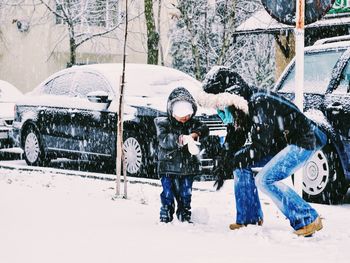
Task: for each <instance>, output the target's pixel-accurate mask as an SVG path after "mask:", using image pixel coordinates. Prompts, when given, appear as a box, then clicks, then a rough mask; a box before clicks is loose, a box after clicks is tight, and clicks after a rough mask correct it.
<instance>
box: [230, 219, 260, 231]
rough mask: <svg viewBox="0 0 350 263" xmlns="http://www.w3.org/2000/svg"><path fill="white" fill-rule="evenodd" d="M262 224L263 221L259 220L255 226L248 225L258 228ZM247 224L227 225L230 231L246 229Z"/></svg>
mask: <svg viewBox="0 0 350 263" xmlns="http://www.w3.org/2000/svg"><path fill="white" fill-rule="evenodd" d="M263 223H264V221H263V220H262V219H261V220H259V221H258V222H257V223H255V224H249V225H258V226H262V225H263ZM247 225H248V224H243V225H242V224H237V223H233V224H230V225H229V228H230V229H231V230H237V229H240V228H242V227H246V226H247Z"/></svg>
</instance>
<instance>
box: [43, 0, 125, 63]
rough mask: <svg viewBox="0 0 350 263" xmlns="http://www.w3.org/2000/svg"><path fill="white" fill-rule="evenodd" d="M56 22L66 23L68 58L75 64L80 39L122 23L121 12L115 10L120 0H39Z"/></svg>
mask: <svg viewBox="0 0 350 263" xmlns="http://www.w3.org/2000/svg"><path fill="white" fill-rule="evenodd" d="M39 2H40V3H41V4H43V5H44V6H45V7H46V8H47V9H48V10H49V12H50V13H51V14H53V15H54V16H55V17H56V23H57V24H64V25H66V26H67V30H68V39H69V49H70V59H69V63H68V65H75V64H76V56H77V49H78V47H79V46H81V45H82V44H83V43H85V42H87V41H89V40H92V39H94V38H97V37H101V36H104V35H107V34H109V33H111V32H113V31H115V30H116V29H117V28H119V27H120V25H121V24H122V23H123V13H119V14H118V4H119V0H51V1H50V0H39Z"/></svg>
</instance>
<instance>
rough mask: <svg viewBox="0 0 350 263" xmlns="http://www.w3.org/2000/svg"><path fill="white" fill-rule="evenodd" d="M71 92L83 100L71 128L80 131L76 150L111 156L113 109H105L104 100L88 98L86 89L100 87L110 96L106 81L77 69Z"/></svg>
mask: <svg viewBox="0 0 350 263" xmlns="http://www.w3.org/2000/svg"><path fill="white" fill-rule="evenodd" d="M76 83H77V86H76V90H75V92H74V93H75V96H76V97H78V98H80V99H81V100H83V103H82V104H83V105H85V106H84V108H80V109H79V110H77V112H76V114H75V115H74V118H73V121H74V123H75V129H77V130H78V131H79V133H82V134H84V138H83V143H82V144H81V148H80V151H81V152H83V153H84V154H86V155H90V156H102V157H111V156H112V155H113V151H114V147H115V138H116V136H115V135H114V134H115V131H116V113H115V112H113V111H110V110H109V109H108V106H109V103H108V102H94V101H89V99H88V97H87V95H88V94H89V93H90V92H96V91H103V92H106V93H108V94H109V96H110V97H113V96H114V94H113V91H112V88H111V86H110V84H109V83H108V81H107V80H106V79H105V78H104V77H103V76H101V75H100V74H98V73H96V72H92V71H91V72H89V71H84V72H79V75H78V76H77V82H76Z"/></svg>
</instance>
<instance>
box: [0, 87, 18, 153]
mask: <svg viewBox="0 0 350 263" xmlns="http://www.w3.org/2000/svg"><path fill="white" fill-rule="evenodd" d="M22 96H23V95H22V92H20V91H19V90H18V89H17V88H16V87H15V86H13V85H12V84H10V83H9V82H7V81H4V80H0V148H10V147H12V142H13V141H12V140H11V136H10V134H11V131H12V122H13V118H14V107H15V102H16V101H17V100H18V99H20V98H21V97H22Z"/></svg>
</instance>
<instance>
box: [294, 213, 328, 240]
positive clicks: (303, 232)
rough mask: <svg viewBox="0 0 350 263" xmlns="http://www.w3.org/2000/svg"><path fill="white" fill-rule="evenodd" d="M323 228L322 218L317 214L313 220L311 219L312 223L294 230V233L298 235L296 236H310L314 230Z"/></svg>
mask: <svg viewBox="0 0 350 263" xmlns="http://www.w3.org/2000/svg"><path fill="white" fill-rule="evenodd" d="M322 228H323V225H322V220H321V218H320V217H319V216H318V217H317V218H316V219H315V221H313V222H312V223H310V224H308V225H306V226H304V227H302V228H300V229H298V230H296V231H294V234H296V235H298V236H304V237H310V236H312V235H313V234H314V233H315V232H316V231H320V230H321V229H322Z"/></svg>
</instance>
